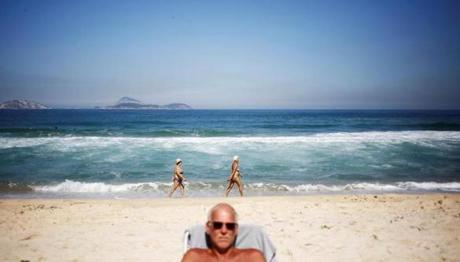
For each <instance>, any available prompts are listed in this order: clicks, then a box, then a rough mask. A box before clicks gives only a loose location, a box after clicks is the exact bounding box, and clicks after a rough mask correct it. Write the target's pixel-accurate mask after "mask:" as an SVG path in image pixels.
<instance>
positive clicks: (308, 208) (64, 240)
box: [0, 194, 460, 261]
mask: <svg viewBox="0 0 460 262" xmlns="http://www.w3.org/2000/svg"><path fill="white" fill-rule="evenodd" d="M221 201H227V202H229V203H231V204H232V205H234V207H235V208H236V209H237V211H238V212H239V214H240V223H255V224H259V225H262V226H264V227H265V229H266V231H267V232H268V234H269V235H270V237H271V239H272V241H273V242H274V244H275V245H276V247H277V250H278V258H279V261H444V260H446V261H459V260H460V240H459V238H460V194H444V195H442V194H424V195H377V196H376V197H374V195H359V196H352V195H348V196H344V195H335V196H330V195H329V196H296V197H248V198H239V197H232V198H227V199H225V198H193V199H187V198H185V199H152V200H87V199H84V200H5V199H0V260H1V261H20V260H30V261H138V260H145V261H180V259H181V256H182V234H183V232H184V230H185V229H186V228H187V227H189V226H191V225H194V224H197V223H204V221H205V219H206V211H207V210H208V208H209V207H211V206H212V205H214V204H216V203H218V202H221Z"/></svg>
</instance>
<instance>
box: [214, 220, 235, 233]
mask: <svg viewBox="0 0 460 262" xmlns="http://www.w3.org/2000/svg"><path fill="white" fill-rule="evenodd" d="M209 224H210V225H211V226H212V228H213V229H221V228H222V227H223V226H224V225H225V227H226V228H227V229H228V230H232V231H233V230H235V228H236V227H237V226H238V224H237V223H223V222H217V221H209Z"/></svg>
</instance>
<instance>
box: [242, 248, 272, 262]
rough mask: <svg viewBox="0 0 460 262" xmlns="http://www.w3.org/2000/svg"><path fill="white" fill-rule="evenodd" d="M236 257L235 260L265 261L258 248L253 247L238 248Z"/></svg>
mask: <svg viewBox="0 0 460 262" xmlns="http://www.w3.org/2000/svg"><path fill="white" fill-rule="evenodd" d="M238 251H239V255H238V259H237V260H236V261H255V262H259V261H260V262H265V257H264V255H263V254H262V252H260V250H258V249H255V248H245V249H239V250H238Z"/></svg>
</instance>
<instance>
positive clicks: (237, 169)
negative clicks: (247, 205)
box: [225, 156, 243, 197]
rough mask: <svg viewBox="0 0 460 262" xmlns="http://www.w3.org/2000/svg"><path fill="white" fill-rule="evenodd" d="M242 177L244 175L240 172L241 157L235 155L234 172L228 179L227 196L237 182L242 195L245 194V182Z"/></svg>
mask: <svg viewBox="0 0 460 262" xmlns="http://www.w3.org/2000/svg"><path fill="white" fill-rule="evenodd" d="M241 177H243V175H242V174H241V173H240V159H239V157H238V156H234V157H233V162H232V173H231V174H230V178H229V179H228V180H227V181H228V186H227V191H226V192H225V196H226V197H227V196H228V193H230V191H231V190H232V188H233V186H234V185H235V184H236V185H237V186H238V190H239V191H240V195H241V196H243V182H242V181H241Z"/></svg>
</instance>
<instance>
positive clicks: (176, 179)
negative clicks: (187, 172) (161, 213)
mask: <svg viewBox="0 0 460 262" xmlns="http://www.w3.org/2000/svg"><path fill="white" fill-rule="evenodd" d="M172 180H173V186H172V190H171V192H170V193H169V197H171V196H172V195H173V194H174V192H175V191H176V189H177V188H178V187H180V189H181V192H182V196H184V194H185V186H184V183H183V182H184V181H185V176H184V169H183V168H182V160H180V159H179V158H178V159H176V167H175V168H174V173H173V179H172Z"/></svg>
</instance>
